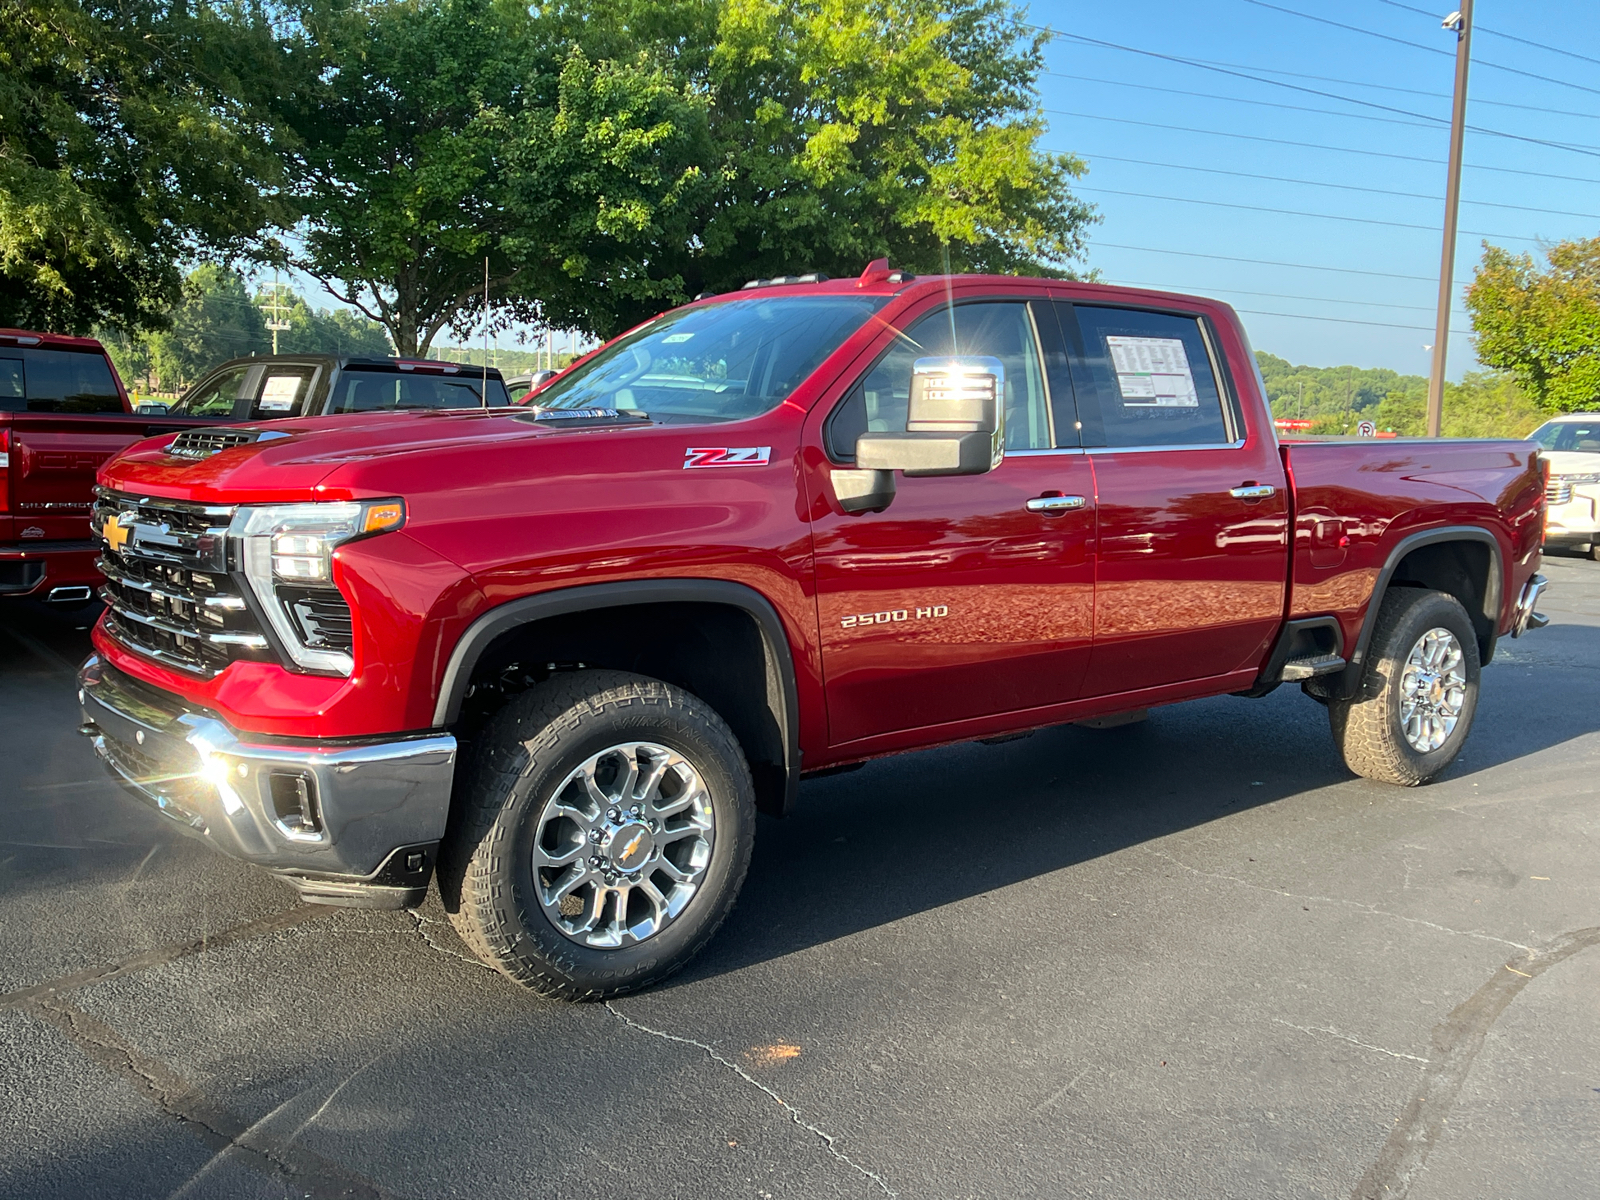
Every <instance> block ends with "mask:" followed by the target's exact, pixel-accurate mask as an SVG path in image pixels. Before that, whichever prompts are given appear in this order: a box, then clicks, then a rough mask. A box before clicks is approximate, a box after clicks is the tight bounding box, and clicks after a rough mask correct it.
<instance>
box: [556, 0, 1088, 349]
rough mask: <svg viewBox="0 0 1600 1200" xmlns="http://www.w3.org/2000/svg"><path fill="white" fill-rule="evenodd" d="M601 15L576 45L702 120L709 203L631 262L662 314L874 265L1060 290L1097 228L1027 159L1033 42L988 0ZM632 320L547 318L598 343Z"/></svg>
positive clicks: (1066, 177) (1038, 129) (649, 7)
mask: <svg viewBox="0 0 1600 1200" xmlns="http://www.w3.org/2000/svg"><path fill="white" fill-rule="evenodd" d="M598 8H599V6H598V5H597V6H596V12H597V15H598ZM605 9H606V11H607V12H612V13H616V14H618V16H619V17H620V19H617V20H612V21H601V20H593V21H591V22H590V23H589V24H588V26H587V27H586V30H585V32H584V33H583V35H582V36H584V37H585V38H587V39H589V40H588V41H587V42H586V44H587V45H590V46H592V47H594V48H595V51H596V52H597V53H615V52H617V50H618V49H619V42H618V40H617V39H618V38H619V37H620V36H622V35H621V34H619V33H618V31H619V30H626V31H627V33H626V36H629V37H632V38H635V39H642V40H644V41H646V42H648V43H649V44H650V45H651V46H652V47H653V48H654V52H655V53H657V54H658V55H659V56H660V57H662V58H663V60H667V61H671V62H672V63H673V64H674V65H675V69H676V70H677V71H679V72H680V73H681V74H682V76H683V77H684V78H685V79H687V80H688V81H689V84H690V87H691V89H692V91H693V93H694V94H696V95H703V96H705V97H707V100H708V103H709V105H710V111H709V122H710V136H711V138H712V139H713V143H714V158H713V159H712V160H711V161H710V162H709V163H708V176H709V179H710V182H711V183H712V184H713V185H714V186H713V187H712V188H711V189H710V191H709V193H708V194H704V195H702V196H699V197H697V199H699V201H700V202H699V204H698V205H697V206H696V208H695V209H694V211H693V213H692V220H691V222H690V228H689V236H688V237H687V238H684V239H682V240H680V241H678V242H676V243H675V244H670V243H669V244H663V245H662V246H661V248H660V251H659V252H658V253H657V254H656V255H655V256H654V257H653V258H652V260H651V262H650V263H649V271H650V273H651V276H652V278H655V279H658V280H660V281H662V283H663V284H664V285H666V286H667V287H668V289H669V290H670V295H671V299H673V300H680V299H686V298H687V297H688V296H690V295H693V294H696V293H698V292H700V291H727V290H731V289H734V288H737V287H739V286H740V285H742V284H743V283H745V282H746V281H747V280H749V279H751V278H753V277H757V276H769V277H770V276H773V275H786V274H799V273H804V272H807V271H821V272H824V273H827V274H831V275H835V276H849V275H854V274H856V273H857V272H859V271H860V270H861V268H862V267H863V266H864V265H865V264H866V262H867V261H868V260H869V259H872V258H876V257H879V256H887V257H888V258H889V259H890V260H891V261H892V262H894V263H895V265H897V266H904V267H907V268H910V269H912V270H915V271H918V272H937V271H943V270H947V269H948V270H955V271H983V272H997V273H1014V272H1027V273H1029V274H1044V275H1070V274H1072V269H1071V264H1072V262H1073V261H1074V260H1075V259H1077V258H1079V257H1080V256H1081V254H1082V252H1083V249H1084V236H1085V233H1086V231H1087V229H1088V227H1089V226H1090V225H1091V224H1092V223H1093V221H1094V220H1095V219H1096V218H1095V216H1094V213H1093V210H1092V208H1091V207H1090V206H1089V205H1087V204H1085V203H1083V202H1082V201H1080V200H1078V199H1077V198H1076V197H1074V196H1073V194H1072V191H1071V184H1072V182H1073V181H1074V180H1075V179H1077V178H1079V177H1080V176H1081V175H1082V174H1083V173H1084V171H1085V169H1086V168H1085V164H1084V163H1083V162H1082V161H1081V160H1080V159H1078V158H1076V157H1073V156H1071V155H1066V154H1051V153H1046V152H1043V151H1041V150H1039V149H1038V141H1039V138H1040V136H1041V135H1042V134H1043V132H1044V130H1045V119H1044V115H1043V113H1042V112H1041V110H1040V109H1039V101H1038V94H1037V90H1036V84H1037V80H1038V76H1039V73H1040V71H1041V70H1042V69H1043V47H1044V46H1045V45H1046V43H1047V41H1048V35H1047V34H1045V33H1042V32H1037V33H1035V32H1028V31H1027V30H1028V27H1027V26H1024V25H1022V24H1021V22H1020V17H1021V14H1020V12H1019V10H1017V9H1015V8H1013V7H1012V6H1011V5H1010V4H1009V3H1007V2H1006V0H716V2H713V0H702V2H699V3H684V2H682V0H620V3H616V2H611V3H607V4H606V5H605ZM607 38H610V39H611V40H609V41H607V40H606V39H607ZM596 39H599V40H598V41H597V40H596ZM608 298H609V297H608ZM649 311H650V307H649V305H647V304H641V303H628V302H623V303H620V304H617V305H615V306H614V315H611V316H610V319H609V320H605V319H602V320H600V321H598V322H595V321H593V320H592V319H591V321H590V322H589V323H585V322H583V321H582V320H581V319H580V317H581V315H582V314H580V312H578V311H576V310H558V311H556V312H555V313H553V314H552V315H553V317H554V318H555V319H556V320H557V321H559V322H561V323H573V324H579V325H582V326H583V327H585V328H597V329H598V330H599V331H601V332H606V331H609V330H610V329H614V328H617V327H619V326H625V325H628V324H630V323H632V322H634V321H636V320H638V319H640V318H642V317H644V316H647V315H649Z"/></svg>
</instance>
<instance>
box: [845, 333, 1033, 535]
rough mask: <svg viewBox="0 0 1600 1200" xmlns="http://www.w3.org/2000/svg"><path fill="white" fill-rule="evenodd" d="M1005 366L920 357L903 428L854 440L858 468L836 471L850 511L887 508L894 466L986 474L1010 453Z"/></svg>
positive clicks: (968, 358) (913, 474)
mask: <svg viewBox="0 0 1600 1200" xmlns="http://www.w3.org/2000/svg"><path fill="white" fill-rule="evenodd" d="M1005 377H1006V372H1005V367H1004V365H1003V364H1002V363H1001V362H1000V360H999V359H998V358H991V357H988V356H987V355H960V356H955V357H947V358H919V359H917V361H916V362H914V363H913V364H912V365H911V396H910V399H909V401H908V402H907V406H906V429H905V432H904V433H864V434H862V435H861V436H860V437H859V438H857V439H856V469H855V470H853V471H852V470H837V471H834V472H833V485H834V495H835V496H836V497H837V498H838V500H839V506H840V507H841V508H843V509H844V510H845V511H846V512H867V511H882V510H883V509H885V508H887V507H888V506H889V502H890V501H891V500H893V499H894V492H895V487H894V476H893V475H892V474H891V472H893V471H901V472H904V474H905V475H906V477H907V478H911V479H915V478H920V477H923V476H930V475H983V474H985V473H987V472H989V471H992V470H994V469H995V468H996V467H998V466H999V465H1000V460H1001V459H1002V458H1003V457H1004V456H1005Z"/></svg>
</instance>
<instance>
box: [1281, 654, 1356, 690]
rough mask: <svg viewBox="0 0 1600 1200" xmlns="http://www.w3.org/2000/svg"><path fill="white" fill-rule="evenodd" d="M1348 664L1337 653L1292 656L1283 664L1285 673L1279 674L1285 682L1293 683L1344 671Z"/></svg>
mask: <svg viewBox="0 0 1600 1200" xmlns="http://www.w3.org/2000/svg"><path fill="white" fill-rule="evenodd" d="M1347 665H1348V664H1347V663H1346V662H1345V661H1344V659H1343V658H1342V657H1341V656H1340V655H1337V654H1324V655H1313V656H1309V657H1306V658H1291V659H1290V660H1289V661H1288V662H1286V663H1284V664H1283V673H1282V674H1281V675H1279V676H1278V678H1280V679H1282V680H1283V681H1284V682H1285V683H1293V682H1294V681H1295V680H1298V679H1310V678H1311V677H1312V676H1313V675H1332V674H1334V673H1335V672H1337V671H1342V670H1344V669H1345V667H1346V666H1347Z"/></svg>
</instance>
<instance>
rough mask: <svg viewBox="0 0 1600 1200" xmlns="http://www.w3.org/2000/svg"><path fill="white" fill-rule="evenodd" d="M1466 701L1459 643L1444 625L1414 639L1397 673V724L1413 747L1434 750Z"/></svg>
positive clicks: (1458, 716) (1424, 750) (1464, 672)
mask: <svg viewBox="0 0 1600 1200" xmlns="http://www.w3.org/2000/svg"><path fill="white" fill-rule="evenodd" d="M1466 702H1467V672H1466V668H1465V660H1464V657H1463V655H1462V653H1461V643H1460V641H1458V640H1457V639H1456V635H1455V634H1453V633H1451V632H1450V631H1449V630H1448V629H1441V628H1433V629H1430V630H1428V632H1427V633H1425V634H1423V635H1422V636H1421V637H1420V638H1418V639H1417V644H1416V645H1415V646H1413V647H1411V653H1410V654H1408V655H1407V656H1406V665H1405V668H1404V670H1403V671H1402V672H1401V675H1400V727H1401V728H1402V729H1404V730H1405V735H1406V741H1408V742H1410V743H1411V748H1412V749H1413V750H1416V751H1419V752H1421V753H1423V754H1426V753H1428V752H1429V751H1432V750H1437V749H1438V748H1439V747H1440V746H1442V745H1444V744H1445V742H1446V741H1447V740H1448V739H1449V737H1450V734H1451V733H1452V732H1454V730H1455V727H1456V722H1457V721H1459V720H1460V719H1461V710H1462V708H1463V707H1464V706H1465V705H1466Z"/></svg>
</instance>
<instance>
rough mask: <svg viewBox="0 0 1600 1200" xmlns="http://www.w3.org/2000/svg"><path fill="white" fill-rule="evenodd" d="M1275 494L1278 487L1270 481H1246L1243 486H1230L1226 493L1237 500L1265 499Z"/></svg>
mask: <svg viewBox="0 0 1600 1200" xmlns="http://www.w3.org/2000/svg"><path fill="white" fill-rule="evenodd" d="M1277 494H1278V489H1277V488H1275V487H1273V486H1272V485H1271V484H1270V483H1247V484H1245V486H1244V487H1236V488H1230V489H1229V491H1228V495H1230V496H1233V497H1235V498H1236V499H1239V500H1265V499H1266V498H1267V497H1268V496H1276V495H1277Z"/></svg>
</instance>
